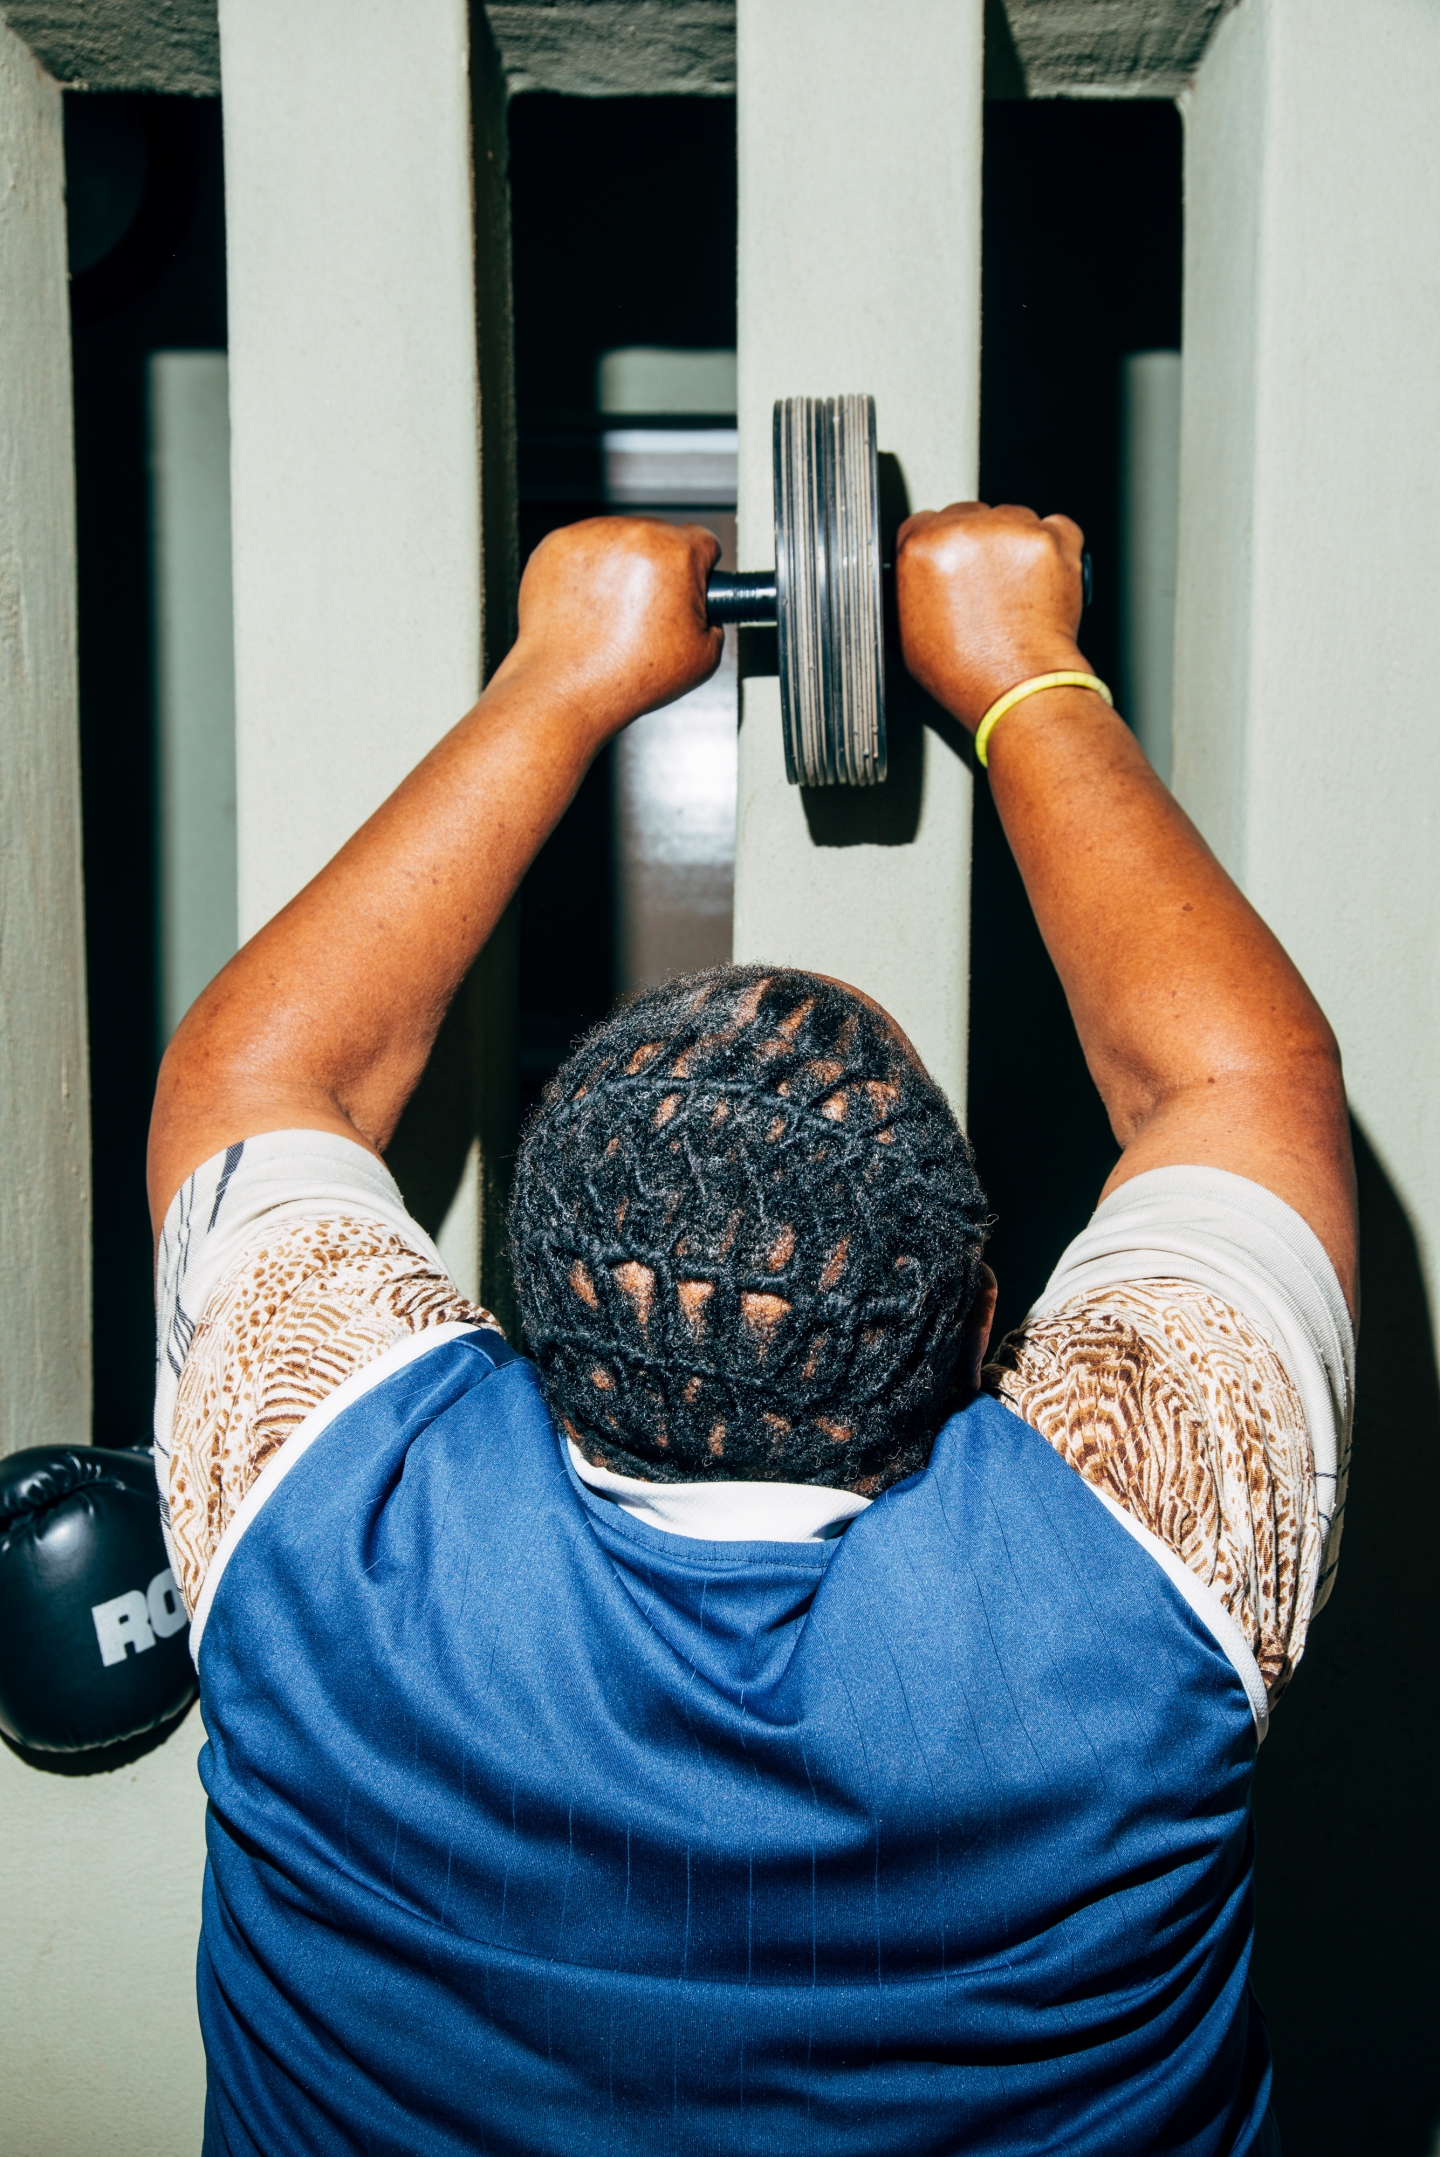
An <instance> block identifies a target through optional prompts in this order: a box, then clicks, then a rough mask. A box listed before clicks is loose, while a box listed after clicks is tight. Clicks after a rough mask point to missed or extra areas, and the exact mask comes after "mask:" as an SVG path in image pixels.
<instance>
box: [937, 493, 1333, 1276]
mask: <svg viewBox="0 0 1440 2157" xmlns="http://www.w3.org/2000/svg"><path fill="white" fill-rule="evenodd" d="M1082 546H1083V540H1082V535H1081V533H1080V530H1079V528H1078V526H1076V525H1074V524H1072V523H1071V522H1070V520H1069V519H1068V518H1066V517H1059V516H1056V517H1048V518H1045V519H1043V520H1042V519H1040V518H1038V517H1036V516H1035V515H1034V514H1033V512H1032V511H1030V510H1027V509H1018V508H1015V507H1013V506H1002V507H1001V508H998V509H993V510H992V509H988V508H986V506H985V504H984V503H981V502H956V503H952V504H951V506H950V507H949V508H948V509H946V510H942V511H940V512H938V513H935V512H931V511H921V512H920V513H919V514H918V515H916V516H914V517H911V518H910V519H909V520H908V521H907V523H906V524H905V525H904V526H903V527H902V529H901V532H900V535H899V542H898V550H897V564H896V570H897V579H898V583H899V598H900V627H901V636H902V640H903V643H904V648H905V658H906V663H907V664H908V666H909V668H910V671H911V672H912V673H913V674H914V675H915V676H916V678H917V679H918V680H919V681H920V682H922V683H923V684H924V686H925V687H926V688H927V689H928V690H929V691H930V693H931V694H932V696H934V697H935V698H936V699H937V700H938V701H939V702H940V703H941V704H943V705H944V706H945V708H946V710H947V711H949V712H952V713H953V714H954V716H955V717H956V718H957V719H959V720H960V722H961V723H962V725H964V726H966V727H968V728H970V730H971V731H972V732H974V731H975V730H976V729H977V728H978V727H979V726H980V725H981V724H982V722H983V720H984V717H985V714H986V712H987V711H988V710H989V709H990V708H991V707H992V706H993V705H994V703H995V702H996V700H997V699H998V698H999V697H1001V696H1002V695H1004V693H1005V692H1006V691H1007V690H1010V689H1012V688H1016V687H1018V686H1020V685H1021V684H1022V683H1026V682H1032V681H1034V680H1035V679H1036V678H1037V677H1038V676H1041V675H1047V674H1051V673H1058V672H1071V671H1074V672H1079V673H1084V672H1086V671H1088V669H1087V665H1086V661H1085V658H1084V656H1083V654H1082V653H1081V651H1080V650H1079V647H1078V645H1077V644H1076V641H1075V639H1076V636H1077V633H1078V628H1079V622H1080V611H1081V609H1080V597H1081V573H1080V572H1081V549H1082ZM988 754H989V778H990V785H991V788H992V791H993V793H994V798H995V802H996V805H997V807H998V809H999V812H1000V816H1001V820H1002V822H1003V823H1004V826H1005V831H1006V835H1007V837H1008V838H1009V841H1010V844H1011V847H1012V849H1013V851H1014V854H1015V858H1016V860H1017V862H1018V863H1019V866H1020V872H1021V874H1022V876H1023V877H1024V879H1025V887H1026V890H1027V891H1028V893H1029V895H1030V902H1031V905H1032V906H1033V907H1034V909H1035V915H1036V919H1037V920H1038V922H1039V925H1040V931H1041V934H1042V935H1043V936H1044V939H1045V942H1046V945H1047V947H1048V949H1049V952H1050V955H1051V957H1052V958H1053V959H1054V961H1055V965H1056V968H1057V970H1058V972H1059V975H1060V979H1061V981H1062V982H1063V984H1064V988H1065V993H1066V996H1067V997H1068V998H1069V1002H1070V1009H1071V1012H1072V1013H1073V1015H1074V1019H1075V1025H1076V1028H1077V1030H1078V1032H1079V1035H1080V1041H1081V1045H1082V1047H1083V1048H1084V1051H1085V1055H1086V1059H1087V1061H1088V1063H1089V1066H1090V1069H1091V1071H1092V1073H1093V1074H1094V1078H1095V1083H1096V1085H1097V1086H1098V1087H1099V1089H1100V1093H1101V1096H1102V1098H1103V1100H1104V1102H1105V1106H1106V1108H1107V1110H1108V1111H1109V1114H1110V1121H1111V1124H1112V1127H1113V1128H1114V1131H1115V1135H1116V1137H1117V1139H1118V1140H1119V1141H1120V1144H1121V1146H1122V1147H1123V1148H1124V1153H1123V1155H1122V1158H1121V1161H1120V1164H1119V1166H1118V1167H1117V1168H1116V1170H1115V1172H1114V1174H1113V1175H1112V1176H1111V1178H1110V1182H1109V1184H1108V1185H1107V1186H1106V1188H1107V1190H1108V1189H1111V1188H1113V1187H1114V1186H1115V1185H1116V1184H1118V1183H1123V1182H1125V1181H1126V1180H1127V1179H1128V1178H1130V1177H1132V1176H1136V1175H1139V1174H1140V1173H1141V1171H1142V1170H1144V1169H1151V1168H1163V1167H1169V1166H1179V1165H1187V1164H1188V1165H1191V1166H1201V1167H1213V1168H1223V1169H1229V1170H1231V1171H1233V1172H1234V1173H1235V1174H1237V1175H1242V1176H1248V1177H1250V1178H1251V1179H1252V1180H1253V1181H1255V1182H1257V1183H1263V1184H1264V1185H1265V1186H1266V1187H1267V1188H1268V1189H1269V1190H1271V1191H1273V1192H1275V1193H1276V1195H1277V1196H1278V1197H1280V1198H1282V1199H1284V1200H1285V1202H1286V1204H1287V1205H1290V1206H1293V1207H1294V1209H1295V1210H1296V1212H1297V1213H1300V1214H1301V1215H1303V1217H1304V1218H1305V1219H1306V1220H1307V1221H1308V1222H1309V1223H1310V1225H1311V1227H1312V1228H1313V1229H1314V1230H1315V1232H1316V1234H1317V1235H1318V1236H1319V1237H1320V1239H1321V1241H1322V1242H1323V1243H1324V1245H1325V1247H1326V1249H1327V1250H1328V1251H1329V1253H1330V1256H1331V1258H1332V1260H1333V1261H1334V1265H1335V1269H1336V1272H1337V1273H1338V1274H1339V1276H1340V1279H1341V1282H1342V1284H1343V1285H1344V1288H1345V1292H1346V1294H1347V1296H1349V1297H1351V1298H1352V1303H1353V1292H1354V1274H1355V1188H1354V1164H1353V1162H1352V1161H1351V1158H1350V1135H1349V1125H1348V1121H1347V1118H1346V1113H1345V1096H1344V1088H1343V1086H1342V1083H1341V1077H1340V1062H1339V1057H1338V1055H1337V1053H1336V1048H1335V1042H1334V1038H1333V1036H1332V1035H1331V1032H1330V1029H1329V1027H1328V1026H1327V1025H1326V1023H1325V1019H1324V1017H1323V1015H1322V1013H1321V1011H1320V1010H1319V1007H1318V1006H1317V1005H1316V1003H1315V1000H1314V998H1313V997H1312V996H1311V994H1310V992H1309V990H1308V989H1307V988H1306V986H1305V984H1304V982H1303V981H1302V980H1301V978H1300V976H1299V974H1298V972H1297V971H1296V969H1295V968H1294V966H1292V964H1291V963H1290V960H1289V959H1288V958H1287V957H1286V955H1285V953H1284V952H1283V951H1282V949H1281V948H1280V945H1279V944H1278V943H1277V942H1276V940H1275V938H1274V937H1273V936H1272V935H1271V934H1270V931H1269V930H1268V929H1267V928H1266V926H1265V924H1264V922H1263V921H1261V919H1260V917H1259V915H1258V914H1256V912H1255V910H1254V909H1253V907H1251V906H1250V905H1249V904H1248V903H1247V901H1246V900H1245V899H1244V897H1243V896H1242V895H1241V893H1240V892H1239V891H1237V889H1236V888H1235V886H1234V884H1233V883H1232V882H1231V880H1230V878H1229V877H1228V876H1227V875H1226V874H1225V871H1224V870H1223V869H1222V868H1221V867H1220V864H1219V863H1218V862H1217V861H1216V860H1215V858H1214V856H1213V855H1212V854H1211V853H1210V851H1209V849H1208V847H1207V846H1206V845H1205V843H1204V841H1203V840H1202V839H1201V837H1200V835H1199V833H1198V832H1197V831H1196V830H1195V829H1194V827H1193V825H1192V824H1191V823H1190V821H1189V819H1188V818H1187V817H1186V816H1185V815H1184V813H1183V811H1182V810H1181V809H1180V808H1179V807H1178V806H1177V804H1176V803H1175V802H1174V801H1173V800H1172V798H1171V797H1170V795H1169V794H1168V793H1167V792H1166V790H1165V788H1164V787H1163V786H1162V785H1161V784H1160V782H1159V780H1158V779H1157V778H1156V777H1155V774H1154V773H1153V772H1152V771H1151V769H1150V767H1149V765H1148V764H1147V763H1146V761H1145V758H1144V756H1143V755H1142V754H1141V751H1140V747H1139V744H1138V743H1137V742H1136V741H1135V739H1134V736H1133V735H1132V734H1131V733H1130V731H1129V729H1128V728H1127V727H1126V726H1125V725H1124V724H1123V722H1122V721H1121V720H1119V719H1118V718H1117V717H1116V716H1115V714H1114V713H1113V712H1112V711H1110V709H1109V708H1108V706H1107V705H1106V704H1105V702H1104V700H1103V698H1101V697H1100V696H1098V695H1097V694H1096V693H1095V692H1094V691H1093V690H1088V689H1073V688H1065V689H1059V688H1051V689H1045V690H1041V691H1038V692H1036V693H1033V694H1032V695H1030V696H1028V697H1026V698H1025V699H1023V700H1022V701H1021V702H1020V703H1019V704H1016V705H1014V706H1013V707H1012V708H1011V709H1010V710H1009V711H1008V712H1006V713H1005V714H1004V715H1003V716H1002V717H1001V719H1000V720H999V722H998V724H997V725H996V726H995V728H994V729H993V731H992V732H991V734H990V737H989V748H988Z"/></svg>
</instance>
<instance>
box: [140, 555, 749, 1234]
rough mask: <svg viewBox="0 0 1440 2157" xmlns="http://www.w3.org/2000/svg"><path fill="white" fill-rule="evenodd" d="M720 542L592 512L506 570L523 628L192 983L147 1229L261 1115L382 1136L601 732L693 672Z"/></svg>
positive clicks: (717, 638) (159, 1140)
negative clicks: (470, 699)
mask: <svg viewBox="0 0 1440 2157" xmlns="http://www.w3.org/2000/svg"><path fill="white" fill-rule="evenodd" d="M718 553H719V545H718V542H717V541H716V540H715V539H714V537H713V536H712V535H711V534H710V533H709V532H707V531H704V530H702V529H701V528H700V527H699V526H698V525H680V526H677V525H671V524H660V523H651V522H649V521H648V520H644V519H641V518H618V517H611V518H596V519H593V520H591V521H590V522H588V523H584V524H575V525H570V526H568V527H567V528H566V529H565V530H563V531H560V532H556V533H554V534H553V535H552V536H551V537H550V538H549V539H547V540H546V541H545V542H544V544H543V545H542V546H540V547H538V548H537V549H536V551H535V553H534V554H533V555H532V557H531V559H530V562H529V565H528V567H527V568H526V571H525V576H524V579H523V581H522V583H521V587H520V634H519V636H518V638H517V639H516V642H515V645H514V648H513V649H512V650H511V652H510V654H509V656H508V657H507V658H506V660H505V662H504V664H503V666H501V667H500V668H499V669H498V671H497V673H496V675H495V677H494V679H493V681H492V682H491V683H490V686H489V688H488V689H487V690H486V691H485V694H484V695H483V696H482V697H481V699H480V701H479V703H478V704H477V705H476V706H475V708H474V710H473V711H471V712H470V713H468V714H467V716H466V717H465V718H464V719H462V720H461V721H460V723H459V725H458V726H456V727H455V728H453V729H452V731H451V732H450V733H449V734H447V735H445V737H444V738H443V739H442V740H441V741H440V742H439V743H437V745H436V746H435V748H434V749H432V750H431V752H430V754H429V756H427V757H426V758H425V760H424V762H423V763H421V764H420V765H418V766H417V768H416V769H415V770H414V771H413V772H412V773H411V774H410V776H409V778H408V779H406V780H405V781H404V783H403V784H402V785H401V786H399V787H398V788H397V789H396V791H395V792H394V793H393V794H392V795H391V796H390V799H389V800H388V801H387V802H385V803H384V804H383V805H382V806H381V807H380V808H379V809H378V810H377V811H376V812H375V814H374V816H372V817H371V818H370V820H369V822H368V823H367V824H364V825H362V827H361V828H360V830H359V831H358V832H356V834H355V836H354V838H353V839H351V840H350V841H349V842H348V844H347V845H345V846H344V847H342V849H341V850H340V852H339V853H338V854H337V855H336V857H335V859H334V860H333V861H332V862H331V863H330V864H329V865H328V867H326V868H325V869H323V870H322V871H321V872H320V874H319V875H318V876H317V877H316V878H315V879H314V881H313V882H312V883H310V884H308V885H307V886H306V887H305V889H304V890H303V891H302V892H300V893H299V894H298V896H297V897H296V898H294V899H292V900H291V902H290V904H289V905H288V906H287V907H285V908H284V910H283V911H282V912H281V913H279V914H277V915H276V917H275V919H274V920H273V921H271V922H269V923H267V925H266V926H265V927H264V928H263V929H261V930H260V932H259V934H258V935H256V936H253V937H252V938H251V940H250V942H249V943H248V944H246V946H245V947H244V949H243V950H242V951H240V952H239V953H237V955H236V956H235V957H234V958H233V959H232V960H231V961H230V964H229V965H228V966H227V967H226V968H225V969H224V971H223V972H222V973H220V974H219V975H217V977H216V978H215V980H214V981H212V982H211V984H210V986H209V988H208V989H206V991H205V992H204V994H203V995H202V996H201V997H199V998H198V999H197V1001H196V1003H195V1004H194V1006H193V1007H192V1009H191V1010H190V1011H189V1012H188V1014H187V1015H186V1017H185V1019H184V1020H183V1021H182V1023H181V1025H180V1026H179V1027H178V1029H177V1030H176V1033H175V1037H174V1039H173V1040H172V1041H171V1043H170V1046H169V1048H168V1050H167V1051H166V1054H165V1060H164V1062H163V1064H162V1065H161V1067H160V1080H159V1085H158V1087H157V1089H156V1095H155V1110H154V1115H153V1117H152V1119H151V1125H150V1154H149V1164H148V1174H149V1185H150V1209H151V1216H152V1219H153V1221H154V1225H155V1230H156V1233H157V1235H158V1233H159V1229H160V1224H161V1223H162V1221H163V1220H164V1218H165V1212H166V1209H167V1207H168V1206H169V1203H170V1200H171V1199H172V1198H173V1196H174V1194H175V1192H176V1191H177V1190H178V1189H179V1188H180V1185H181V1184H182V1183H183V1182H184V1180H185V1178H186V1177H187V1176H188V1175H189V1174H190V1172H191V1171H192V1169H195V1168H198V1167H199V1165H200V1163H201V1162H202V1161H207V1160H208V1159H209V1158H210V1156H211V1155H212V1154H214V1153H218V1152H219V1151H220V1150H221V1149H222V1148H223V1147H225V1146H228V1145H230V1144H232V1143H233V1142H234V1141H236V1140H237V1139H242V1138H246V1137H251V1136H254V1135H255V1134H256V1133H258V1132H261V1131H277V1130H313V1131H335V1132H338V1133H339V1134H340V1135H341V1136H342V1137H345V1138H350V1139H358V1140H359V1142H360V1143H361V1144H362V1145H364V1146H368V1147H369V1148H370V1150H371V1151H372V1152H374V1153H380V1152H382V1151H383V1149H384V1148H385V1146H386V1145H387V1144H388V1142H389V1139H390V1136H391V1134H392V1132H393V1131H394V1129H395V1126H396V1124H397V1123H398V1122H399V1120H400V1112H401V1110H402V1109H403V1108H404V1106H405V1103H406V1102H407V1101H408V1099H409V1098H410V1095H411V1093H412V1092H413V1091H414V1089H415V1086H416V1085H417V1083H418V1081H419V1078H420V1074H421V1072H422V1071H423V1070H424V1068H425V1063H426V1059H427V1058H428V1056H429V1054H430V1050H431V1048H432V1046H433V1044H434V1040H435V1035H436V1032H437V1031H438V1029H439V1025H440V1021H441V1019H442V1018H443V1017H444V1015H445V1012H446V1010H447V1009H448V1008H449V1005H450V1001H451V999H452V997H453V996H454V994H455V991H456V990H457V988H458V987H459V986H460V983H461V982H462V981H463V980H464V978H465V975H466V973H467V972H468V970H469V968H470V966H471V965H472V963H473V962H474V960H475V958H476V956H477V955H478V953H479V952H480V950H481V949H482V947H483V946H484V944H485V941H486V939H487V938H488V937H489V935H490V932H491V930H492V929H493V928H494V927H495V925H496V923H497V922H498V921H499V919H500V916H501V915H502V914H503V913H504V911H505V908H506V907H507V906H508V905H509V903H510V900H511V899H512V898H513V896H514V894H515V892H516V890H517V888H518V886H519V883H520V879H521V878H522V877H523V875H524V874H525V871H526V870H527V869H528V868H529V866H530V863H531V862H532V861H533V860H534V858H535V856H536V854H537V853H538V852H539V850H540V848H541V846H542V845H543V844H544V842H545V840H546V839H547V838H548V837H549V835H550V833H551V832H552V831H553V830H554V828H555V825H556V824H557V823H558V821H559V819H560V817H561V815H562V814H563V813H564V811H565V809H566V807H567V806H568V804H569V802H570V801H571V799H572V798H573V796H574V793H575V790H576V788H577V787H578V786H579V784H580V781H581V780H582V779H583V778H584V776H585V773H586V771H587V770H588V769H589V767H590V764H591V762H592V761H593V759H594V758H595V756H596V755H597V754H598V753H599V751H600V750H601V748H603V746H604V744H605V743H606V742H607V741H608V740H609V739H610V738H611V736H612V735H614V734H618V733H619V732H620V730H621V728H622V727H624V726H626V725H628V723H629V722H630V721H631V720H632V719H636V718H638V717H639V716H640V714H641V713H642V712H647V711H653V710H655V709H656V707H657V706H658V705H661V704H667V703H669V702H670V701H671V700H672V699H673V698H675V697H677V696H681V695H683V694H684V692H685V691H686V690H687V689H693V688H694V687H695V686H696V684H697V683H699V682H702V681H705V680H706V679H707V678H708V677H709V676H710V675H711V674H712V673H713V672H714V671H715V668H716V667H717V666H718V664H719V661H720V653H721V650H722V645H723V638H722V633H721V632H720V631H719V630H718V629H711V628H708V627H707V626H706V621H705V579H706V577H707V575H708V573H709V571H710V569H711V568H712V566H713V564H714V561H715V557H716V555H717V554H718Z"/></svg>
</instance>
